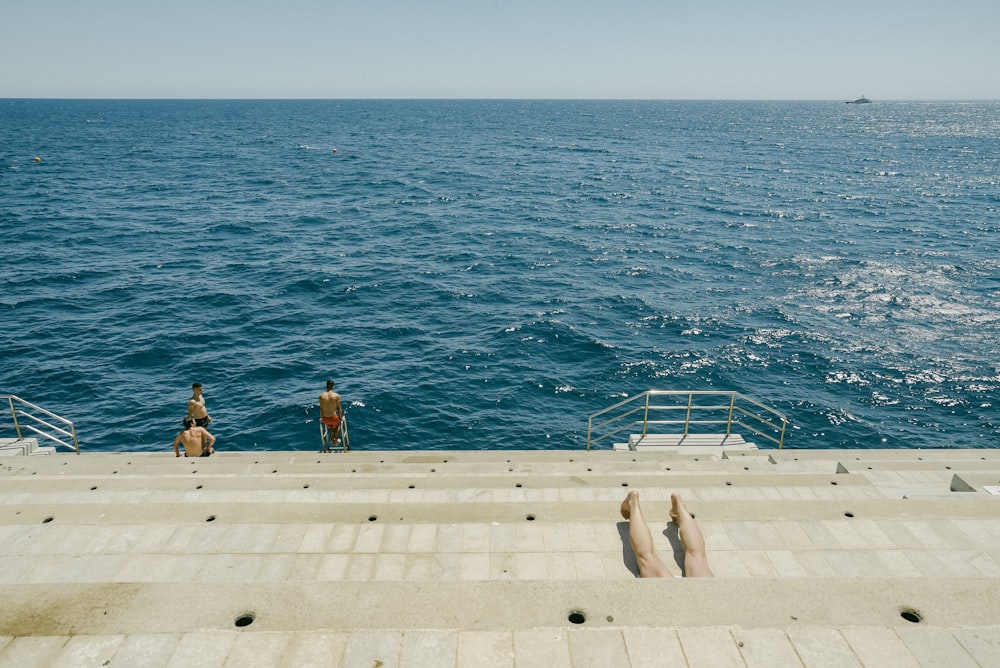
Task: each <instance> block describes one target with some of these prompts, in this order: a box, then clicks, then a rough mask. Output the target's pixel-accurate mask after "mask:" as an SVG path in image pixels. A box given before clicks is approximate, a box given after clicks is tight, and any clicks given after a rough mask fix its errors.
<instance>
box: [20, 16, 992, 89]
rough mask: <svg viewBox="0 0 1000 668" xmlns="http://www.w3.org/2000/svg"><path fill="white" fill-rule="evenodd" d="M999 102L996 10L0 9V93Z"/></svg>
mask: <svg viewBox="0 0 1000 668" xmlns="http://www.w3.org/2000/svg"><path fill="white" fill-rule="evenodd" d="M861 94H866V95H867V96H868V97H870V98H873V99H883V100H890V99H897V100H898V99H1000V0H951V1H949V2H944V1H942V0H933V1H932V0H837V1H833V2H831V1H826V2H818V1H815V0H812V1H811V0H756V1H755V0H683V1H680V0H601V1H598V0H268V1H265V0H89V1H88V0H0V97H91V98H101V97H125V98H135V97H138V98H149V97H152V98H206V97H207V98H652V99H685V98H687V99H692V98H693V99H849V98H853V97H857V96H860V95H861Z"/></svg>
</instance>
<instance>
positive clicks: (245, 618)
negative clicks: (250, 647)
mask: <svg viewBox="0 0 1000 668" xmlns="http://www.w3.org/2000/svg"><path fill="white" fill-rule="evenodd" d="M254 618H255V616H254V614H253V613H252V612H247V613H244V614H242V615H240V616H239V617H237V618H236V621H235V622H233V624H235V625H236V626H237V627H239V628H243V627H244V626H250V625H251V624H253V621H254Z"/></svg>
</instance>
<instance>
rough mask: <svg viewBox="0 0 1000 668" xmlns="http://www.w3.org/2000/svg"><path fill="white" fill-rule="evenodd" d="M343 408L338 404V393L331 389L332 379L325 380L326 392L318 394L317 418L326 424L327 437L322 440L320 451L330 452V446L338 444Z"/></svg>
mask: <svg viewBox="0 0 1000 668" xmlns="http://www.w3.org/2000/svg"><path fill="white" fill-rule="evenodd" d="M343 417H344V409H343V408H341V406H340V395H339V394H337V393H336V392H334V391H333V381H332V380H328V381H326V392H324V393H323V394H321V395H319V419H320V421H321V422H322V423H323V424H325V425H326V429H327V433H328V436H329V439H324V440H323V449H322V450H321V452H330V446H331V445H334V446H337V445H340V422H341V420H342V419H343Z"/></svg>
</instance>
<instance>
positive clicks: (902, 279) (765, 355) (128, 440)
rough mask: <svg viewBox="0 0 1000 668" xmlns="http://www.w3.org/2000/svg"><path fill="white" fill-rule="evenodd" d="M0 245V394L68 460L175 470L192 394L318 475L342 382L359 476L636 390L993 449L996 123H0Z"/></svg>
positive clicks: (306, 104)
mask: <svg viewBox="0 0 1000 668" xmlns="http://www.w3.org/2000/svg"><path fill="white" fill-rule="evenodd" d="M0 247H2V254H0V258H2V261H0V394H13V395H17V396H18V397H21V398H23V399H25V400H27V401H29V402H32V403H34V404H37V405H39V406H41V407H43V408H45V409H48V410H50V411H53V412H55V413H57V414H59V415H61V416H64V417H66V418H68V419H70V420H72V421H73V422H74V423H75V425H76V429H77V432H78V436H79V441H80V448H81V450H83V451H144V452H149V451H152V452H163V453H164V455H167V454H168V453H171V454H172V452H171V450H170V446H171V443H172V441H173V439H174V437H175V435H176V434H177V432H178V431H179V430H180V429H181V420H182V418H183V417H184V416H185V413H186V403H187V400H188V398H189V397H190V395H191V389H190V388H191V384H192V383H193V382H199V383H202V384H203V385H204V393H205V397H206V402H207V407H208V410H209V412H210V413H211V415H212V417H213V423H212V425H211V427H210V431H212V432H213V434H215V435H216V437H217V438H218V443H217V448H218V450H219V451H220V452H224V451H226V450H244V451H245V450H304V451H309V450H311V451H317V450H318V449H319V429H318V421H317V419H318V408H317V399H318V396H319V394H320V393H321V392H322V391H323V390H324V389H325V381H326V380H327V379H332V380H334V381H335V383H336V390H337V391H338V392H339V393H340V394H341V396H342V397H343V402H344V406H345V410H346V414H347V416H348V420H349V426H350V437H351V445H352V447H353V448H354V449H355V450H399V449H407V450H411V449H412V450H455V449H552V450H580V449H583V448H585V447H586V446H587V428H588V417H589V416H590V415H592V414H593V413H595V412H597V411H600V410H602V409H605V408H607V407H608V406H611V405H613V404H615V403H617V402H619V401H622V400H623V399H626V398H628V397H631V396H634V395H636V394H639V393H642V392H645V391H646V390H684V391H690V390H698V391H701V390H715V391H727V392H729V391H735V392H739V393H742V394H745V395H747V396H749V397H752V398H754V399H756V400H757V401H759V402H761V403H763V404H766V405H767V406H770V407H771V408H773V409H775V410H778V411H780V412H782V413H784V414H785V415H787V417H788V419H789V427H788V430H787V433H786V436H785V443H784V445H785V447H786V448H995V447H998V446H1000V415H998V408H1000V252H998V251H1000V102H881V101H875V102H873V103H872V104H865V105H852V104H844V102H843V100H838V101H828V102H819V101H811V102H763V101H749V102H748V101H584V100H552V101H547V100H218V101H209V100H196V101H189V100H56V99H5V100H0ZM2 408H3V407H2V406H0V409H2ZM0 422H9V419H8V420H3V419H0ZM5 435H7V434H3V433H0V436H5ZM595 447H602V448H606V447H610V443H604V444H602V445H600V446H595Z"/></svg>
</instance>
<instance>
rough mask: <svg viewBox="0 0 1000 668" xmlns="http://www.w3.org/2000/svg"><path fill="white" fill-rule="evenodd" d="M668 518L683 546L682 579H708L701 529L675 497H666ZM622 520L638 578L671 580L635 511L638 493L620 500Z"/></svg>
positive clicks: (637, 505)
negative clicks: (637, 569) (668, 500)
mask: <svg viewBox="0 0 1000 668" xmlns="http://www.w3.org/2000/svg"><path fill="white" fill-rule="evenodd" d="M670 504H671V508H670V519H672V520H673V522H674V524H676V525H677V533H678V535H679V536H680V537H681V544H682V545H683V546H684V577H686V578H698V577H712V576H713V575H714V573H712V569H711V568H709V567H708V555H707V554H706V552H705V538H704V537H703V536H702V535H701V529H699V528H698V525H697V524H695V522H694V517H692V516H691V513H689V512H688V511H687V508H685V507H684V502H683V501H681V497H680V495H679V494H671V495H670ZM621 513H622V517H624V518H625V519H627V520H628V521H629V522H628V540H629V542H630V543H631V544H632V551H633V552H635V560H636V563H637V564H638V565H639V576H640V577H644V578H672V577H674V575H673V573H671V572H670V571H669V570H667V566H666V565H665V564H664V563H663V561H662V560H661V559H660V557H658V556H657V554H656V551H655V549H654V548H653V535H652V534H651V533H650V532H649V526H648V525H647V524H646V520H645V519H643V517H642V510H641V509H640V508H639V492H638V491H636V490H634V489H633V490H632V491H630V492H629V493H628V495H627V496H626V497H625V500H624V501H622V507H621Z"/></svg>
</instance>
